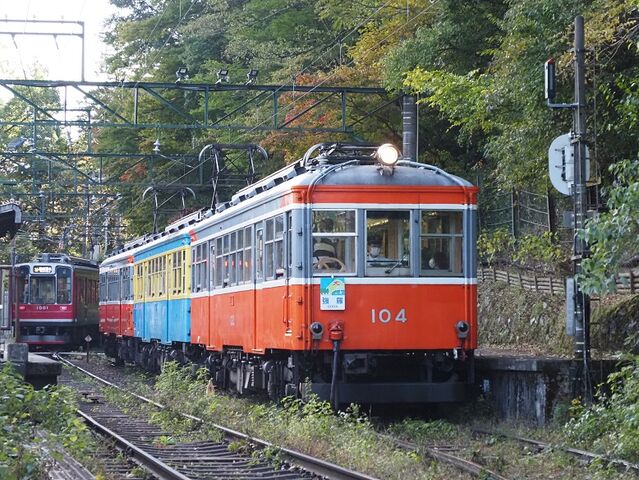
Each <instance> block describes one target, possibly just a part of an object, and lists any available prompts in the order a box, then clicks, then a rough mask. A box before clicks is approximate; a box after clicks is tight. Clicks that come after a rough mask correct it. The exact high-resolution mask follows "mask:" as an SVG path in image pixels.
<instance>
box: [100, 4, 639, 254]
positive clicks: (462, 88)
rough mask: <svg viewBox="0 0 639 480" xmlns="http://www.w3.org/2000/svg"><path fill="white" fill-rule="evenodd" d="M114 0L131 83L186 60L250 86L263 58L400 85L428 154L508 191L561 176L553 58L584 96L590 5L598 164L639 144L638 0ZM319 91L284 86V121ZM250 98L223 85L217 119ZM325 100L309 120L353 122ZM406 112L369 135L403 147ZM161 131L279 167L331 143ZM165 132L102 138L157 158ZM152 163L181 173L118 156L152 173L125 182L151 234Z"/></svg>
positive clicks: (198, 106)
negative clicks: (578, 24) (550, 78)
mask: <svg viewBox="0 0 639 480" xmlns="http://www.w3.org/2000/svg"><path fill="white" fill-rule="evenodd" d="M112 3H113V4H114V5H116V6H119V7H122V8H123V10H122V13H121V14H119V15H116V16H115V17H114V18H113V19H112V21H111V23H110V25H109V29H108V32H107V34H106V37H105V38H106V40H107V41H108V42H109V43H111V44H112V45H113V46H114V47H115V53H114V54H113V55H112V56H111V57H110V58H109V59H108V61H107V64H108V69H109V71H110V72H111V73H112V74H113V75H114V76H115V77H116V78H119V79H127V80H131V79H135V80H145V81H146V80H154V81H163V82H164V81H171V82H172V81H174V80H175V71H176V69H177V67H178V66H182V65H185V66H187V67H188V68H189V71H190V77H191V80H193V81H198V82H208V83H213V82H215V80H216V72H217V71H218V69H220V68H222V67H224V68H229V70H230V73H231V81H232V82H233V83H240V82H242V81H244V78H245V74H246V72H247V70H248V69H249V68H257V69H259V71H260V76H259V83H276V84H277V83H289V84H290V83H293V82H295V83H296V84H302V85H304V84H305V85H313V84H325V85H361V86H372V85H385V86H386V87H387V88H388V89H389V90H390V91H393V92H402V91H411V92H414V93H417V94H418V95H419V96H420V99H421V100H422V103H421V107H420V123H419V154H420V159H421V160H422V161H426V162H428V163H433V164H436V165H439V166H442V167H444V168H446V169H448V170H450V171H452V172H455V173H457V174H460V175H462V176H465V177H466V178H471V179H475V178H477V177H479V178H481V179H482V183H483V184H488V185H492V186H495V187H498V188H497V189H501V190H503V189H508V188H511V187H518V186H525V187H526V188H527V189H529V190H538V191H545V190H546V189H547V188H548V187H549V182H548V176H547V149H548V145H549V143H550V141H551V140H552V139H553V138H554V137H556V136H557V135H559V134H561V133H564V132H567V131H569V129H570V125H571V118H570V115H569V113H568V112H567V111H565V110H563V111H553V110H550V109H549V108H548V107H547V106H546V105H545V102H544V99H543V63H544V62H545V60H547V59H548V58H549V57H554V58H555V59H556V60H557V64H558V74H559V78H558V83H559V91H558V98H557V100H558V101H560V102H570V101H572V92H573V85H572V83H573V82H572V75H573V71H572V70H573V69H572V60H571V58H572V54H571V49H572V42H573V33H572V31H573V24H574V17H575V15H577V14H582V15H584V17H585V25H586V44H587V47H588V48H589V53H588V58H587V69H588V71H587V91H588V103H589V109H588V113H589V119H588V128H589V131H590V132H591V138H590V140H591V143H592V145H591V152H592V153H593V157H594V156H595V155H596V161H597V163H596V164H595V165H594V166H593V171H595V173H596V174H597V176H598V177H600V178H601V180H602V182H604V185H605V184H607V183H609V182H611V181H612V179H613V175H614V173H612V172H611V173H608V172H609V170H608V168H607V167H608V166H609V165H612V164H614V163H616V162H618V161H620V160H622V159H624V158H633V157H635V156H636V154H637V152H636V144H637V138H636V137H637V128H636V127H637V123H638V120H637V119H638V118H639V109H638V108H637V105H639V102H637V98H638V95H639V88H638V87H637V85H639V82H638V81H637V80H638V76H639V69H638V67H637V64H639V62H637V60H639V59H638V58H637V32H638V31H639V26H638V23H639V16H638V15H637V10H636V1H635V0H521V1H511V0H500V1H495V2H482V1H469V2H459V1H454V0H438V1H429V2H424V1H421V0H408V1H406V0H367V1H366V2H344V1H342V0H318V1H311V0H266V1H263V0H198V1H195V0H194V1H187V0H183V1H181V2H175V1H169V0H145V1H140V0H112ZM171 95H173V94H171ZM287 95H288V94H287ZM317 98H318V97H314V96H312V95H309V96H302V95H298V94H297V93H295V94H290V95H288V96H286V95H285V96H283V98H282V100H283V103H282V105H283V106H282V109H281V112H280V113H281V115H282V118H286V119H291V118H293V117H294V116H295V115H296V114H298V113H300V112H303V111H304V109H305V108H307V107H308V106H309V105H310V104H311V103H312V102H313V101H315V100H317ZM119 101H120V102H121V106H122V109H123V110H124V111H131V109H132V99H131V98H128V97H126V98H125V97H122V98H121V99H120V100H119ZM170 101H171V102H172V103H173V104H174V105H176V106H178V107H179V108H182V109H185V110H186V111H188V112H191V113H192V114H193V115H194V116H197V115H201V114H202V109H203V106H202V99H201V98H198V97H195V96H188V95H182V94H179V93H176V94H175V95H174V97H171V98H170ZM242 102H243V100H242V99H240V98H239V97H238V96H236V95H234V94H231V93H229V94H228V95H226V94H225V95H219V96H215V98H214V99H212V102H211V104H210V105H209V108H210V111H209V114H210V116H211V118H219V117H222V116H224V115H225V114H226V113H227V112H229V111H231V110H233V109H234V108H237V107H238V106H239V105H241V103H242ZM138 107H139V110H140V115H142V116H145V118H148V119H153V120H156V121H159V120H162V121H168V122H170V120H171V118H172V116H173V115H175V114H174V112H170V111H167V110H165V109H161V108H158V104H157V103H156V102H155V100H153V99H149V98H141V99H140V101H139V105H138ZM323 107H324V110H322V109H318V110H317V114H313V115H305V116H303V117H301V118H300V119H299V120H296V121H295V122H293V125H294V126H296V125H302V124H303V125H305V126H334V124H335V122H337V121H338V119H337V118H336V116H335V115H334V112H335V108H334V107H335V106H334V105H331V104H330V102H327V103H326V104H325V105H323ZM351 107H354V108H355V109H356V110H357V111H358V112H366V111H368V110H369V109H368V108H367V105H366V103H365V102H362V103H361V104H356V105H351ZM269 108H270V106H269V105H267V102H265V104H263V105H262V106H261V107H251V108H250V109H245V110H243V111H242V112H241V114H242V115H245V116H246V117H247V118H250V119H252V120H254V121H255V123H258V124H263V123H265V122H268V121H269V115H270V110H269ZM397 112H398V110H397ZM595 113H596V115H595ZM399 123H400V122H399V116H396V117H395V118H393V116H392V115H390V116H389V115H388V114H387V113H385V114H383V116H381V115H373V116H372V117H371V118H370V119H367V120H366V121H364V122H362V123H360V124H358V126H357V131H356V135H357V137H358V138H359V139H362V140H369V141H393V142H398V141H399V140H400V139H401V137H400V132H398V131H397V130H398V129H397V126H398V125H399ZM595 132H596V135H597V137H596V145H595V142H594V136H593V134H594V133H595ZM161 134H162V138H161V141H162V144H163V154H165V155H167V156H168V157H171V154H178V153H184V152H189V153H195V154H196V153H197V151H198V149H199V148H201V146H203V145H204V144H206V143H208V142H212V141H215V142H225V143H234V142H241V143H246V142H249V141H254V142H257V143H262V144H264V145H266V146H267V148H268V149H269V150H270V151H271V152H273V153H274V154H275V155H274V160H273V164H272V167H273V168H275V166H276V165H279V164H281V163H282V162H287V161H291V160H293V159H295V158H297V157H298V156H299V155H301V154H302V153H303V152H304V150H305V149H306V148H307V147H308V146H309V145H311V144H313V143H316V142H318V141H324V140H326V139H327V137H326V136H325V135H315V134H306V133H304V134H302V133H300V134H298V135H291V134H284V133H282V132H273V133H268V134H264V133H259V132H258V131H252V132H238V131H216V132H215V133H209V134H207V133H201V134H190V133H185V132H180V131H177V130H176V131H175V132H172V133H167V132H161ZM158 136H159V134H158V132H156V131H139V132H137V133H136V134H128V135H127V136H126V137H124V136H122V132H115V131H113V132H111V133H105V132H101V133H98V134H97V138H98V141H99V149H101V150H102V151H114V150H115V149H117V148H120V149H121V151H122V152H123V153H124V152H136V153H149V152H150V151H151V150H152V145H153V142H154V141H155V139H156V138H158ZM333 139H334V140H335V139H340V140H341V139H344V138H333ZM164 145H166V147H164ZM604 146H605V148H604ZM165 148H166V150H165ZM167 152H168V154H167ZM151 163H153V168H154V169H155V170H154V171H155V172H164V174H165V176H166V177H167V178H168V177H170V176H171V175H172V176H173V177H174V178H175V175H174V174H173V173H172V171H171V170H170V168H169V167H168V166H167V165H170V161H169V160H166V159H163V158H155V159H154V161H153V162H148V161H147V162H140V163H138V164H136V165H132V164H131V162H129V163H126V161H125V160H118V161H113V162H112V165H111V167H110V168H111V172H112V173H113V174H120V175H121V180H122V181H123V182H128V181H133V180H136V181H137V182H138V184H139V186H130V187H128V188H123V189H122V195H123V198H124V199H125V200H126V201H125V203H124V204H125V205H126V210H125V216H127V217H128V218H130V219H131V221H132V222H133V224H134V227H135V228H133V229H132V230H131V231H130V233H131V234H132V233H135V232H139V233H141V232H144V231H148V229H149V221H150V220H149V219H150V217H151V215H150V204H149V202H146V203H141V202H140V195H141V190H143V189H144V188H145V187H144V186H143V185H144V184H145V182H146V185H148V184H149V183H148V181H149V170H150V168H151ZM120 172H122V173H120ZM209 172H210V170H209ZM157 178H158V181H160V180H162V177H157ZM204 198H205V196H204V194H203V195H202V197H200V198H198V200H197V201H196V202H195V203H194V204H193V205H192V206H195V204H197V203H199V204H200V205H202V204H205V203H206V202H205V201H203V199H204ZM207 200H208V199H207ZM594 259H595V258H594V257H593V261H594Z"/></svg>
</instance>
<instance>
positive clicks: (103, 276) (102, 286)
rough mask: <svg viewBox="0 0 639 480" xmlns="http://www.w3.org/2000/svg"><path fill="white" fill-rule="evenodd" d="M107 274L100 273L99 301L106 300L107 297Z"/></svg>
mask: <svg viewBox="0 0 639 480" xmlns="http://www.w3.org/2000/svg"><path fill="white" fill-rule="evenodd" d="M106 292H107V275H106V273H101V274H100V301H101V302H106V301H107V300H108V297H107V294H106Z"/></svg>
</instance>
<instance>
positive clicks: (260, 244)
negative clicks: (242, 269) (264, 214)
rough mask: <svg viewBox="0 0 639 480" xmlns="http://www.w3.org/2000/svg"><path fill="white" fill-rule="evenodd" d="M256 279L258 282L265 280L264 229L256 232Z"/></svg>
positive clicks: (260, 228)
mask: <svg viewBox="0 0 639 480" xmlns="http://www.w3.org/2000/svg"><path fill="white" fill-rule="evenodd" d="M255 278H256V280H257V281H258V282H261V281H262V280H264V229H263V228H262V227H259V228H258V229H257V230H256V231H255Z"/></svg>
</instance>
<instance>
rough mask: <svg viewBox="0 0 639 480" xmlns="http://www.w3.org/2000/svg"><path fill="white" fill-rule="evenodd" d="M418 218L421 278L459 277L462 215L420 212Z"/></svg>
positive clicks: (461, 255) (461, 263)
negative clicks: (419, 218) (419, 221)
mask: <svg viewBox="0 0 639 480" xmlns="http://www.w3.org/2000/svg"><path fill="white" fill-rule="evenodd" d="M421 217H422V218H421V235H420V241H421V245H420V250H421V265H420V273H421V275H422V276H442V275H443V276H460V275H461V274H462V273H463V268H462V265H463V249H462V240H463V231H462V219H463V213H462V212H436V211H423V212H422V215H421Z"/></svg>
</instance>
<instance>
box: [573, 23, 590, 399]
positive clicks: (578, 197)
mask: <svg viewBox="0 0 639 480" xmlns="http://www.w3.org/2000/svg"><path fill="white" fill-rule="evenodd" d="M584 54H585V35H584V18H583V17H582V16H577V17H576V18H575V103H574V107H573V140H572V143H573V148H574V161H575V163H574V165H575V166H574V168H575V170H574V176H575V183H574V190H573V201H574V214H575V215H574V222H575V223H574V227H575V235H574V256H573V262H574V275H575V285H576V286H577V288H576V291H575V297H574V299H575V357H576V358H577V359H580V360H581V361H582V371H581V381H582V386H583V399H584V402H585V403H586V404H590V403H592V385H591V380H590V317H589V313H590V308H589V302H590V299H589V298H588V295H586V294H585V293H584V292H583V291H582V290H581V288H579V284H578V283H577V281H576V277H577V275H579V274H580V273H581V272H582V261H583V259H584V258H585V257H586V256H587V255H588V245H587V244H586V242H585V241H584V240H583V239H582V238H580V237H579V235H578V232H580V231H582V230H583V229H584V228H585V224H586V215H587V209H588V204H587V201H588V199H587V190H586V138H585V137H586V112H585V109H586V95H585V91H586V87H585V83H586V82H585V66H584Z"/></svg>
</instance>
